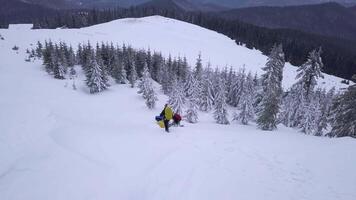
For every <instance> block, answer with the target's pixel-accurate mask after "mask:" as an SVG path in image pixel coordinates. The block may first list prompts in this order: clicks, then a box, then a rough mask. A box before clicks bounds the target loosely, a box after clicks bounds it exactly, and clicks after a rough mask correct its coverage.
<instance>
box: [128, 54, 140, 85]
mask: <svg viewBox="0 0 356 200" xmlns="http://www.w3.org/2000/svg"><path fill="white" fill-rule="evenodd" d="M128 67H129V71H130V74H129V77H128V78H129V83H130V85H131V87H132V88H134V87H135V86H136V81H137V79H138V76H137V71H136V66H135V63H134V61H133V60H131V59H129V62H128Z"/></svg>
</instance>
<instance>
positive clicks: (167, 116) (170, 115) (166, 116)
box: [156, 104, 182, 133]
mask: <svg viewBox="0 0 356 200" xmlns="http://www.w3.org/2000/svg"><path fill="white" fill-rule="evenodd" d="M156 120H157V122H158V124H159V125H160V126H161V127H162V128H165V130H166V132H167V133H169V127H170V126H172V125H174V126H179V125H180V121H181V120H182V117H181V116H180V115H179V114H178V113H174V112H173V110H172V108H171V107H169V106H168V104H165V105H164V108H163V110H162V112H161V114H160V115H159V116H157V117H156ZM170 120H173V123H172V124H170V123H169V122H170Z"/></svg>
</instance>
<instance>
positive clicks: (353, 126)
mask: <svg viewBox="0 0 356 200" xmlns="http://www.w3.org/2000/svg"><path fill="white" fill-rule="evenodd" d="M353 77H354V80H355V81H356V75H354V76H353ZM332 108H333V109H332V112H335V118H334V119H333V120H332V123H331V126H332V129H331V132H330V133H328V136H330V137H347V136H350V137H354V138H356V85H352V86H349V88H348V89H347V91H346V92H345V93H344V94H342V95H340V96H339V97H338V98H337V100H336V101H335V103H334V104H333V107H332Z"/></svg>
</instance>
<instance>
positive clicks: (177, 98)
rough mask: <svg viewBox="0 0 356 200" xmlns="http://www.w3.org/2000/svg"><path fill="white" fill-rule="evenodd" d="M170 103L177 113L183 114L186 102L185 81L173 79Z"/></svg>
mask: <svg viewBox="0 0 356 200" xmlns="http://www.w3.org/2000/svg"><path fill="white" fill-rule="evenodd" d="M168 104H169V105H171V106H172V109H173V111H174V112H175V113H178V114H182V113H183V108H184V104H185V97H184V89H183V83H182V82H179V81H178V80H177V79H176V78H174V80H173V85H172V91H171V93H170V95H169V101H168Z"/></svg>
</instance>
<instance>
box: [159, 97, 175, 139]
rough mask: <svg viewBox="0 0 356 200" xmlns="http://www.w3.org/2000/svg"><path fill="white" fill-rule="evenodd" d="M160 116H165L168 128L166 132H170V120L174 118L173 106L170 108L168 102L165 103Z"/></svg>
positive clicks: (164, 119)
mask: <svg viewBox="0 0 356 200" xmlns="http://www.w3.org/2000/svg"><path fill="white" fill-rule="evenodd" d="M160 116H162V117H163V122H164V128H165V129H166V132H167V133H169V120H171V119H173V111H172V108H170V107H169V106H168V104H166V105H164V109H163V110H162V112H161V114H160Z"/></svg>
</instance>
